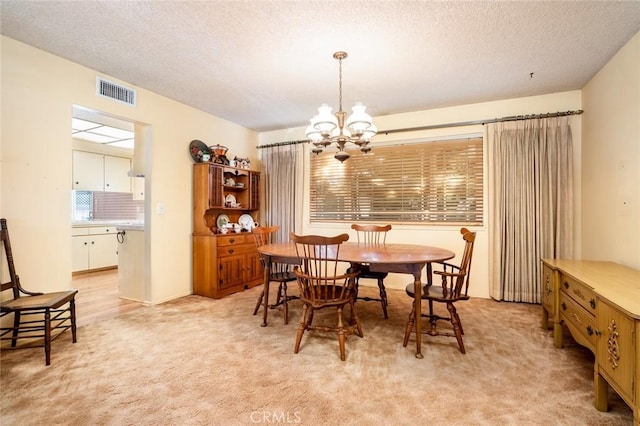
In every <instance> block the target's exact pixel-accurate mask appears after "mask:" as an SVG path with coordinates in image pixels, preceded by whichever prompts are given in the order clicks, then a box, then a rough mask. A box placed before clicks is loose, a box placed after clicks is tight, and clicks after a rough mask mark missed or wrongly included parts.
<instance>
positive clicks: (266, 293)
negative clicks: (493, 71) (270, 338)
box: [260, 281, 269, 327]
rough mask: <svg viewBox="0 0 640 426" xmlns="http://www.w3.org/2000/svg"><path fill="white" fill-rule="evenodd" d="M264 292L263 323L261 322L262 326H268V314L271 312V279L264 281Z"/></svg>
mask: <svg viewBox="0 0 640 426" xmlns="http://www.w3.org/2000/svg"><path fill="white" fill-rule="evenodd" d="M262 293H263V303H262V306H263V312H262V324H260V326H262V327H266V326H267V315H268V314H269V281H267V282H266V283H264V289H263V290H262Z"/></svg>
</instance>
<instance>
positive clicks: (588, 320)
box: [560, 292, 597, 353]
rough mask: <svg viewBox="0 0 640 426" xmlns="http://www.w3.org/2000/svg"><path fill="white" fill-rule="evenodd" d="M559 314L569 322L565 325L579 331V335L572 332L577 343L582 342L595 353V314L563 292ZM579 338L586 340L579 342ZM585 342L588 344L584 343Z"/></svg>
mask: <svg viewBox="0 0 640 426" xmlns="http://www.w3.org/2000/svg"><path fill="white" fill-rule="evenodd" d="M560 316H561V317H562V318H563V319H564V320H565V321H567V322H568V323H569V324H567V326H569V328H570V329H574V330H576V331H577V332H578V333H580V336H576V335H575V333H572V334H573V337H574V338H575V339H576V340H577V341H578V343H581V344H584V346H586V347H588V348H589V349H591V351H592V352H594V353H595V350H596V343H597V336H596V333H595V331H596V318H595V316H594V315H592V314H591V313H589V312H588V311H586V310H585V309H584V308H583V307H582V306H580V305H578V304H577V303H576V301H575V300H574V299H572V298H571V297H568V296H567V294H566V293H564V292H561V293H560ZM581 338H582V339H584V340H586V342H581V341H580V340H581ZM587 342H588V343H589V344H585V343H587Z"/></svg>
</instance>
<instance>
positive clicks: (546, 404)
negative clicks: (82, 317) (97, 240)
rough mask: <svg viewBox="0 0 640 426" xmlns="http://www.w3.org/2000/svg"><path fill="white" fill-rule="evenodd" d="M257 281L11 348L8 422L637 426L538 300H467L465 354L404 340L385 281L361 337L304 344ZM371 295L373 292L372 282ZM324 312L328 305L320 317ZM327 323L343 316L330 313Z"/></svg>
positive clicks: (448, 343)
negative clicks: (386, 301) (49, 347)
mask: <svg viewBox="0 0 640 426" xmlns="http://www.w3.org/2000/svg"><path fill="white" fill-rule="evenodd" d="M259 291H260V287H258V288H255V289H252V290H250V291H246V292H243V293H240V294H235V295H232V296H229V297H227V298H225V299H222V300H212V299H207V298H202V297H198V296H189V297H185V298H182V299H179V300H175V301H172V302H169V303H166V304H163V305H159V306H154V307H149V308H142V309H140V310H137V311H134V312H131V313H129V314H126V315H123V316H121V317H119V318H116V319H113V320H109V321H105V322H102V323H95V324H90V325H87V326H84V327H81V328H79V330H78V343H76V344H75V345H73V344H71V342H70V335H65V336H62V337H61V338H60V339H58V340H56V341H55V342H54V344H53V352H52V365H51V366H50V367H45V365H44V354H43V352H42V350H41V349H26V350H20V351H5V352H3V353H2V358H1V362H0V367H1V380H0V385H1V386H2V388H1V390H0V392H1V395H2V396H1V398H2V399H1V411H0V423H1V424H2V425H3V426H8V425H41V424H64V425H251V424H259V423H262V424H265V423H266V424H272V423H287V424H303V425H324V424H327V425H338V424H348V425H391V424H393V425H399V424H406V425H416V424H428V423H431V424H437V425H442V424H452V425H457V424H460V425H495V424H500V425H503V424H512V425H630V424H632V418H633V415H632V411H631V409H630V408H629V407H628V406H627V405H626V404H625V403H624V402H623V401H622V400H621V399H620V398H619V397H618V396H617V395H615V394H614V393H613V392H610V396H609V412H607V413H601V412H598V411H597V410H596V409H595V408H594V407H593V386H592V383H593V356H592V355H591V353H590V352H589V351H588V350H586V349H584V348H582V347H581V346H579V345H577V344H575V343H574V342H573V341H572V340H571V339H570V338H568V339H566V340H567V344H566V347H565V348H564V349H560V350H559V349H555V348H554V347H553V342H552V340H553V339H552V337H551V332H550V331H546V330H542V329H541V328H540V327H539V323H540V307H539V306H537V305H525V304H514V303H498V302H495V301H490V300H483V299H474V300H471V301H469V302H466V303H460V307H459V312H460V315H461V318H462V322H463V325H464V326H465V333H466V335H465V345H466V349H467V354H466V355H462V354H461V353H460V352H459V351H458V349H457V347H456V342H455V339H454V338H447V337H430V336H425V337H424V342H423V353H424V355H425V358H424V359H422V360H418V359H416V358H415V357H414V352H415V340H414V339H413V338H412V339H411V341H410V344H409V347H407V348H403V347H402V334H403V329H404V325H405V321H406V317H407V315H408V313H409V306H410V305H409V302H410V300H409V298H408V297H407V296H406V295H405V294H404V292H401V291H397V290H390V291H389V298H390V303H391V304H390V306H389V319H388V320H386V321H385V320H384V319H382V311H381V309H380V307H379V305H378V304H377V303H374V302H365V303H358V306H359V313H360V316H361V319H362V324H363V328H364V333H365V337H364V338H363V339H360V338H358V337H357V336H351V337H350V338H349V339H348V340H347V360H346V362H341V361H340V359H339V355H338V343H337V341H336V338H335V336H333V335H330V334H326V333H319V332H315V333H314V332H308V333H306V334H305V337H304V339H303V342H302V347H301V349H300V353H299V354H298V355H294V354H293V344H294V340H295V332H296V326H297V319H298V318H299V311H300V308H299V305H298V303H297V302H296V303H294V304H293V307H292V313H291V316H292V322H291V323H290V324H289V325H287V326H285V325H284V324H283V322H282V313H281V312H278V311H271V312H270V324H269V327H266V328H263V327H260V326H259V324H260V322H261V320H260V317H259V316H256V317H254V316H252V315H251V312H252V310H253V306H254V303H255V300H256V298H257V296H258V292H259ZM363 291H365V292H371V291H372V289H369V288H367V289H363ZM316 318H317V320H322V319H323V317H322V316H317V317H316ZM330 319H331V320H333V319H334V317H333V312H331V317H330Z"/></svg>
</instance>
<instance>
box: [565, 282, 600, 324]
mask: <svg viewBox="0 0 640 426" xmlns="http://www.w3.org/2000/svg"><path fill="white" fill-rule="evenodd" d="M560 290H561V291H562V292H565V293H566V294H568V295H569V296H570V297H571V298H572V299H573V300H575V301H576V302H577V303H578V304H580V306H582V307H583V308H585V309H586V310H587V311H588V312H590V313H591V315H595V314H596V300H597V299H596V294H595V292H594V291H593V290H592V289H591V288H589V287H587V286H585V285H584V284H582V283H581V282H579V281H576V280H574V279H573V278H571V277H569V276H567V275H565V274H562V276H561V277H560Z"/></svg>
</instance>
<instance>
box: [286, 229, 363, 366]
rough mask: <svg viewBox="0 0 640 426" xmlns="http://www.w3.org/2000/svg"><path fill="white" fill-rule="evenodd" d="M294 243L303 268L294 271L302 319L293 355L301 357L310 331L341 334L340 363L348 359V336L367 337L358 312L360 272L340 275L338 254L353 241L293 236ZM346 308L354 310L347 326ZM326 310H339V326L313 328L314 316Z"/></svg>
mask: <svg viewBox="0 0 640 426" xmlns="http://www.w3.org/2000/svg"><path fill="white" fill-rule="evenodd" d="M290 235H291V240H292V241H293V242H294V243H295V245H296V253H297V255H298V261H299V263H300V265H299V266H295V267H294V270H293V271H294V273H295V274H296V277H297V278H298V287H299V289H300V300H301V301H302V303H303V304H302V316H301V317H300V325H299V326H298V333H297V335H296V344H295V347H294V350H293V352H294V353H296V354H297V353H298V351H299V349H300V342H301V340H302V336H303V334H304V332H305V331H306V330H319V331H326V332H334V333H337V334H338V341H339V345H340V359H341V360H342V361H344V360H345V358H346V353H345V341H346V337H347V336H348V335H351V334H353V333H356V334H357V335H358V336H360V337H363V336H364V334H363V333H362V326H361V325H360V319H359V318H358V315H357V313H356V308H355V278H356V276H357V275H358V271H350V272H347V273H345V274H338V267H339V263H340V262H339V261H338V260H337V259H338V253H339V250H340V244H342V243H343V242H345V241H347V240H348V239H349V235H347V234H341V235H338V236H336V237H320V236H316V235H310V236H298V235H295V234H294V233H291V234H290ZM345 305H349V306H350V307H351V317H350V321H349V323H348V324H345V323H344V321H343V317H342V311H343V309H344V307H345ZM325 308H336V310H337V313H338V324H337V325H336V326H325V325H313V324H312V323H313V315H314V312H315V311H317V310H320V309H325Z"/></svg>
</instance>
